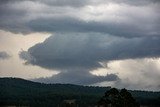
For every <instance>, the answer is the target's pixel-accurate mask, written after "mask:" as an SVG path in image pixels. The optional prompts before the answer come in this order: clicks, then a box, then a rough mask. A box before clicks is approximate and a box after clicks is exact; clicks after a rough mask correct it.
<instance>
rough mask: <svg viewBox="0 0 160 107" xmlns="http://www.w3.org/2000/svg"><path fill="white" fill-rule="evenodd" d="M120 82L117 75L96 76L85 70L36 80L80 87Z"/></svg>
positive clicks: (70, 71)
mask: <svg viewBox="0 0 160 107" xmlns="http://www.w3.org/2000/svg"><path fill="white" fill-rule="evenodd" d="M117 80H119V77H118V76H117V75H116V74H108V75H106V76H96V75H93V74H91V73H89V72H88V71H85V70H76V71H72V70H67V71H66V72H64V71H63V72H61V73H59V74H57V75H53V76H52V77H48V78H38V79H34V81H36V82H43V83H70V84H79V85H91V84H95V83H99V82H104V81H107V82H114V81H117Z"/></svg>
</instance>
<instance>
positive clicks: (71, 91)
mask: <svg viewBox="0 0 160 107" xmlns="http://www.w3.org/2000/svg"><path fill="white" fill-rule="evenodd" d="M109 89H110V87H91V86H79V85H71V84H42V83H36V82H32V81H28V80H24V79H20V78H0V105H25V106H40V105H41V106H44V107H47V106H48V107H49V106H50V107H51V106H52V107H56V106H57V105H58V104H60V103H61V102H63V101H64V100H66V99H75V100H76V102H77V103H78V104H79V106H83V107H85V106H86V107H87V106H88V105H95V104H96V103H97V101H98V100H99V99H100V98H101V97H102V96H103V95H104V93H105V92H106V91H107V90H109ZM130 92H131V93H132V95H133V96H134V97H135V98H136V100H137V101H138V102H139V103H141V104H143V105H149V104H150V105H153V104H154V105H160V103H159V102H160V92H149V91H130Z"/></svg>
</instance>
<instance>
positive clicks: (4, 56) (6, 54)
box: [0, 51, 10, 60]
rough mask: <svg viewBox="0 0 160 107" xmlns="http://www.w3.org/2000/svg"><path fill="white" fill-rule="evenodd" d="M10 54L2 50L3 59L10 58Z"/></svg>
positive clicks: (0, 55)
mask: <svg viewBox="0 0 160 107" xmlns="http://www.w3.org/2000/svg"><path fill="white" fill-rule="evenodd" d="M9 57H10V55H9V54H8V53H7V52H5V51H0V60H1V59H8V58H9Z"/></svg>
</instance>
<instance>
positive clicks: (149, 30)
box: [0, 0, 160, 37]
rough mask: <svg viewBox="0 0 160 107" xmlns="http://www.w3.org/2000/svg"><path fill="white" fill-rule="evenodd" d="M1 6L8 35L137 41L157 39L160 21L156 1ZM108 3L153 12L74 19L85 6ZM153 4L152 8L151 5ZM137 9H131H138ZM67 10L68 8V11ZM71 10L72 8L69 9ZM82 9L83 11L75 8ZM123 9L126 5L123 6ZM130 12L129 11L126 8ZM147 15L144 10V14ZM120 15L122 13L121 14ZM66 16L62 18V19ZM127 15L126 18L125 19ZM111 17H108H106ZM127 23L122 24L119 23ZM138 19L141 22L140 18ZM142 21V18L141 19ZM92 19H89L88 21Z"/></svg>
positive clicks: (70, 0)
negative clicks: (80, 35) (70, 34)
mask: <svg viewBox="0 0 160 107" xmlns="http://www.w3.org/2000/svg"><path fill="white" fill-rule="evenodd" d="M1 2H2V3H1V4H0V14H1V15H0V29H3V30H6V31H11V32H14V33H24V34H25V33H31V32H51V33H53V32H84V33H85V32H100V33H106V34H111V35H114V36H124V37H138V36H159V35H160V32H159V24H160V21H159V18H160V16H159V15H158V14H157V13H158V10H159V9H158V8H154V6H155V5H158V6H157V7H159V3H157V1H156V0H154V1H153V0H141V1H139V0H136V1H129V0H122V1H121V2H120V1H119V0H114V1H110V0H109V1H107V2H106V0H100V1H99V2H96V1H92V0H89V1H86V0H85V1H83V0H82V1H75V0H67V1H66V0H61V1H60V0H53V1H51V0H41V1H36V0H24V1H20V0H15V1H14V2H13V0H7V1H4V0H2V1H1ZM108 2H114V3H122V4H123V3H124V4H125V3H126V4H127V5H131V4H136V5H138V4H145V5H144V6H141V5H140V6H141V8H142V10H143V8H144V7H145V6H146V7H149V8H151V9H152V11H150V12H149V16H145V15H144V16H143V14H144V12H145V10H144V11H141V12H139V11H135V12H134V14H131V15H130V14H129V13H130V12H129V11H130V10H128V11H126V12H127V13H125V14H120V15H117V16H116V14H117V13H116V14H115V16H114V15H113V17H116V18H115V19H114V20H112V21H109V20H107V19H106V20H100V21H94V20H88V21H86V20H84V19H83V15H84V16H85V15H89V13H87V12H85V11H82V13H83V14H80V15H77V14H78V13H80V12H81V10H83V9H82V8H83V6H85V5H91V6H92V5H93V6H94V5H95V6H97V4H107V3H108ZM153 4H154V5H153ZM136 5H134V7H132V8H133V11H134V8H135V9H137V7H136ZM66 6H70V7H71V8H69V9H68V8H67V9H66ZM72 7H74V8H72ZM78 7H82V8H78ZM124 7H125V5H124ZM128 8H129V7H128ZM146 11H147V10H146ZM120 12H121V11H120ZM64 14H65V15H64ZM127 14H129V15H128V16H127ZM108 15H109V14H108ZM109 17H110V16H109ZM121 17H122V19H123V18H124V19H126V20H125V21H122V22H121V20H120V19H119V18H121ZM139 17H141V18H139ZM143 17H144V18H143ZM91 19H92V18H91Z"/></svg>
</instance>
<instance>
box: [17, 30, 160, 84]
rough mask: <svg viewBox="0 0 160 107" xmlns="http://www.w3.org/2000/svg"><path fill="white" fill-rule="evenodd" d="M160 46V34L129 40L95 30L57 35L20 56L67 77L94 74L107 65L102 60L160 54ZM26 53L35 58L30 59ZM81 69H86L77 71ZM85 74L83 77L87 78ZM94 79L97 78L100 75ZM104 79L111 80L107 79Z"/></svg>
mask: <svg viewBox="0 0 160 107" xmlns="http://www.w3.org/2000/svg"><path fill="white" fill-rule="evenodd" d="M159 45H160V38H159V37H142V38H134V39H133V38H132V39H129V38H119V37H113V36H109V35H102V34H95V33H87V34H84V33H71V34H69V35H67V34H57V35H54V36H51V37H49V38H48V39H46V40H45V41H44V42H43V43H39V44H36V45H35V46H33V47H31V48H30V49H29V50H28V51H22V52H21V53H20V56H21V58H23V59H25V60H26V61H27V63H30V64H32V65H38V66H40V67H44V68H47V69H56V70H60V74H58V75H57V78H58V77H59V76H61V77H63V76H64V77H66V78H67V77H68V76H66V75H67V74H76V73H78V72H81V73H82V74H84V75H88V76H90V75H91V76H93V75H92V74H90V73H89V71H91V70H94V69H97V68H101V67H103V66H102V65H101V63H100V62H108V61H112V60H121V59H130V58H131V59H135V58H146V57H147V58H151V57H159V56H160V51H159V50H160V48H159ZM24 53H25V54H24ZM26 53H28V54H26ZM23 55H30V56H31V57H29V59H28V60H27V59H26V58H27V57H25V58H24V56H23ZM22 56H23V57H22ZM30 58H34V59H33V60H31V59H30ZM71 69H72V70H71ZM77 69H81V70H82V71H79V70H78V72H77ZM65 70H67V71H65ZM83 71H85V72H83ZM66 72H67V73H66ZM71 72H72V73H71ZM84 75H83V76H81V77H85V76H84ZM54 77H55V76H54ZM91 78H93V79H97V77H91ZM91 78H90V79H91ZM68 79H69V78H68ZM90 79H89V80H90ZM89 80H88V81H89ZM103 80H107V79H106V78H103ZM103 80H101V81H103ZM114 80H115V79H114ZM86 83H87V82H86Z"/></svg>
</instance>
